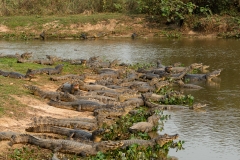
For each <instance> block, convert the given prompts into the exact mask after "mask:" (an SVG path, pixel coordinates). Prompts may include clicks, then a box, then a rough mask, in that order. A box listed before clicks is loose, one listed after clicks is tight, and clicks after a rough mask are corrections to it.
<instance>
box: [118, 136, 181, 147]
mask: <svg viewBox="0 0 240 160" xmlns="http://www.w3.org/2000/svg"><path fill="white" fill-rule="evenodd" d="M178 137H179V135H178V134H175V135H168V134H164V135H159V136H157V137H156V138H153V139H150V140H142V139H130V140H122V141H121V142H122V143H123V146H122V147H121V148H126V147H128V146H130V145H132V144H138V145H139V146H141V147H148V146H151V147H152V146H154V145H156V144H158V145H160V147H162V146H163V145H164V144H166V143H168V142H171V141H173V140H175V139H177V138H178Z"/></svg>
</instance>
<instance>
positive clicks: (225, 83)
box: [0, 39, 240, 160]
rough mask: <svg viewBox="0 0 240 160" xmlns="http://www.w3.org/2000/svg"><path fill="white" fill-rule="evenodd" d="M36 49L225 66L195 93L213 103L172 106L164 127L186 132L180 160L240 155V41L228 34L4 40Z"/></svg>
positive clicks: (0, 49) (14, 48) (12, 49)
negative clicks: (180, 108) (223, 36)
mask: <svg viewBox="0 0 240 160" xmlns="http://www.w3.org/2000/svg"><path fill="white" fill-rule="evenodd" d="M26 51H28V52H33V53H34V56H35V57H38V58H45V55H46V54H51V55H57V56H59V57H62V58H72V59H74V58H89V57H91V56H94V55H99V56H102V57H104V58H106V59H109V60H112V59H116V58H118V59H120V60H121V61H123V62H128V63H136V62H141V63H144V62H146V63H149V62H155V61H156V59H158V58H160V59H162V62H163V63H164V64H171V63H174V62H182V63H184V64H185V65H186V66H187V65H189V64H191V63H194V62H203V63H204V64H206V65H210V68H209V70H210V71H212V70H214V69H219V68H222V69H223V71H222V73H221V76H220V77H221V81H220V80H219V82H218V83H215V84H209V83H201V84H200V85H201V86H203V87H204V89H202V90H200V91H184V92H185V94H192V95H193V96H194V97H195V102H202V103H207V104H209V106H208V107H207V108H206V109H204V111H199V112H196V111H192V110H184V111H169V112H165V114H170V115H171V117H172V118H171V119H170V120H168V121H167V122H166V124H165V127H164V131H163V132H162V133H169V134H175V133H178V134H179V135H180V139H181V140H184V141H185V142H186V143H185V144H184V147H185V150H182V151H178V152H176V151H175V150H171V151H170V153H169V154H170V155H173V156H176V157H178V158H179V159H180V160H192V159H194V160H203V159H204V160H226V159H231V160H239V159H240V141H239V140H240V134H239V132H240V41H239V40H222V39H181V40H168V39H160V40H159V39H146V40H138V39H136V40H131V39H111V40H93V41H68V40H65V41H45V42H43V41H29V42H18V41H16V42H15V41H0V53H5V54H14V53H16V52H18V53H23V52H26Z"/></svg>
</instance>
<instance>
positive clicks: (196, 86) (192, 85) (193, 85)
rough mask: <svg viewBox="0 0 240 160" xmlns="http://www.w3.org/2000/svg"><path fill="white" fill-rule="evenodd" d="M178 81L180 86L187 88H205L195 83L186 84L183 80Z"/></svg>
mask: <svg viewBox="0 0 240 160" xmlns="http://www.w3.org/2000/svg"><path fill="white" fill-rule="evenodd" d="M176 83H177V84H178V85H179V87H181V88H186V89H202V88H203V87H201V86H198V85H195V84H185V83H184V82H183V81H182V80H177V81H176Z"/></svg>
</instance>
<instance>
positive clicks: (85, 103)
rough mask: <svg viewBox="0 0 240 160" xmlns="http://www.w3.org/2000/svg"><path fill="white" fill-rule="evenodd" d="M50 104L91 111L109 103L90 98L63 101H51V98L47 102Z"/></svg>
mask: <svg viewBox="0 0 240 160" xmlns="http://www.w3.org/2000/svg"><path fill="white" fill-rule="evenodd" d="M48 104H49V105H50V106H54V107H57V108H63V109H70V110H76V111H80V112H82V111H90V112H93V111H94V110H95V109H99V108H104V107H108V106H109V105H107V104H103V103H100V102H97V101H91V100H75V101H72V102H63V101H53V100H51V101H50V102H49V103H48Z"/></svg>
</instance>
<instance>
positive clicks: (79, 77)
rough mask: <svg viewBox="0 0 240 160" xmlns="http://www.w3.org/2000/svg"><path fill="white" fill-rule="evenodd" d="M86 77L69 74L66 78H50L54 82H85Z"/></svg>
mask: <svg viewBox="0 0 240 160" xmlns="http://www.w3.org/2000/svg"><path fill="white" fill-rule="evenodd" d="M84 79H85V77H84V76H82V75H81V76H80V75H75V74H68V75H64V76H59V77H50V80H52V81H63V80H84Z"/></svg>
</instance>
